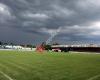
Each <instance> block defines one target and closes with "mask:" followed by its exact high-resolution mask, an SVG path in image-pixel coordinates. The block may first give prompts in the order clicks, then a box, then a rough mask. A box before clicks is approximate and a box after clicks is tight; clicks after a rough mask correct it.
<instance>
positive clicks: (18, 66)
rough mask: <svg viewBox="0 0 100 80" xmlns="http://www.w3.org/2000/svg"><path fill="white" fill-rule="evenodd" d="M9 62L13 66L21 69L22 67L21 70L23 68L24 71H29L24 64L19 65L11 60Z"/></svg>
mask: <svg viewBox="0 0 100 80" xmlns="http://www.w3.org/2000/svg"><path fill="white" fill-rule="evenodd" d="M8 64H12V65H13V66H16V67H17V68H19V69H21V70H23V71H27V69H26V68H24V67H22V66H20V65H18V64H15V63H12V62H9V63H8Z"/></svg>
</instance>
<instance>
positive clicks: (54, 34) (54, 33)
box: [46, 27, 61, 45]
mask: <svg viewBox="0 0 100 80" xmlns="http://www.w3.org/2000/svg"><path fill="white" fill-rule="evenodd" d="M60 31H61V27H59V28H58V29H57V30H56V31H55V32H52V33H51V36H50V37H49V38H48V39H47V41H46V45H48V44H50V42H51V41H52V39H53V38H54V37H55V36H56V35H58V33H59V32H60Z"/></svg>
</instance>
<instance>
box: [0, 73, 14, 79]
mask: <svg viewBox="0 0 100 80" xmlns="http://www.w3.org/2000/svg"><path fill="white" fill-rule="evenodd" d="M0 73H1V74H2V75H3V76H5V77H6V78H7V79H9V80H14V79H12V78H11V77H10V76H8V75H7V74H5V73H4V72H2V71H0Z"/></svg>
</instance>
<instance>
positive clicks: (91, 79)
mask: <svg viewBox="0 0 100 80" xmlns="http://www.w3.org/2000/svg"><path fill="white" fill-rule="evenodd" d="M98 77H100V74H99V75H96V76H93V77H91V78H89V79H87V80H94V79H96V78H98Z"/></svg>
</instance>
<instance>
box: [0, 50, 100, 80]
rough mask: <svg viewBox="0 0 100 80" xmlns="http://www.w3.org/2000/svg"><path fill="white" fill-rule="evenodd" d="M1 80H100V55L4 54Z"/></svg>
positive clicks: (13, 52) (20, 52)
mask: <svg viewBox="0 0 100 80" xmlns="http://www.w3.org/2000/svg"><path fill="white" fill-rule="evenodd" d="M0 80H100V54H74V53H70V52H69V53H53V52H48V53H47V52H46V53H44V54H37V53H36V52H27V51H26V52H25V51H0Z"/></svg>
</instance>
